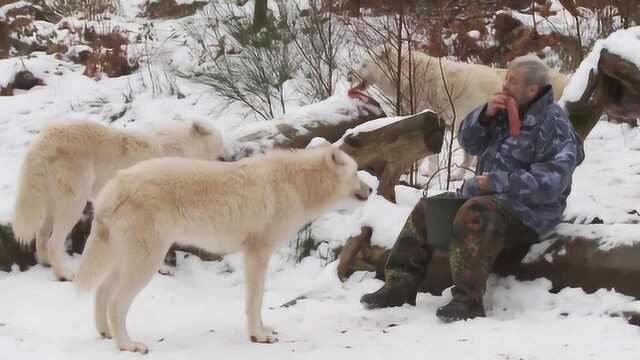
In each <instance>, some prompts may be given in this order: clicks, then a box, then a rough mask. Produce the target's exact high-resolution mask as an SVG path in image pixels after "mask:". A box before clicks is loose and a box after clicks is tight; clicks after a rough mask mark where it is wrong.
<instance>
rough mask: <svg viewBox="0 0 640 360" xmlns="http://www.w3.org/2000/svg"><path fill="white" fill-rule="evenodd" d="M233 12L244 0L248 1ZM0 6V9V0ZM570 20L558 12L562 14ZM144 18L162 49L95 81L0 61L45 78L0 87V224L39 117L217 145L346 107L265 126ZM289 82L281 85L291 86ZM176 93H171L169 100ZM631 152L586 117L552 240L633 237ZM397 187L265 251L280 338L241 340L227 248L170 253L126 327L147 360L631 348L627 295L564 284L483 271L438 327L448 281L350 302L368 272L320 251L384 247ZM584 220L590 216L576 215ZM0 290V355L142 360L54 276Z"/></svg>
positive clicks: (616, 37) (39, 271) (626, 52)
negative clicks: (300, 241)
mask: <svg viewBox="0 0 640 360" xmlns="http://www.w3.org/2000/svg"><path fill="white" fill-rule="evenodd" d="M187 1H188V0H187ZM143 3H144V1H142V0H127V1H123V2H122V3H121V5H122V8H123V11H124V12H125V14H124V15H129V16H131V17H133V16H135V15H137V13H138V12H140V6H141V5H142V4H143ZM246 6H248V7H250V6H252V5H251V2H249V3H248V4H247V5H246ZM0 11H6V6H5V7H2V8H0ZM529 18H530V17H529ZM569 18H570V17H568V18H567V17H566V16H565V20H566V19H569ZM114 19H115V18H114ZM565 20H563V21H565ZM113 21H114V23H116V22H117V20H113ZM137 21H138V20H136V21H134V22H132V23H127V24H121V25H123V26H124V27H125V28H131V29H134V28H136V27H137V26H139V24H138V23H137ZM154 24H155V28H154V30H153V31H154V35H155V36H157V39H156V41H158V42H159V43H162V44H164V45H163V46H164V47H163V48H162V49H153V50H154V51H155V52H154V51H151V52H150V53H149V54H150V57H153V58H154V59H158V63H149V64H147V63H144V64H143V66H142V67H141V69H140V70H139V71H138V72H136V73H134V74H132V75H129V76H124V77H120V78H116V79H109V78H103V79H101V80H99V81H96V80H94V79H90V78H87V77H85V76H83V75H82V72H83V71H84V67H83V66H81V65H74V64H71V63H69V62H64V61H60V60H56V59H55V58H54V57H52V56H49V55H45V54H42V53H36V54H34V56H32V57H23V58H20V59H15V58H14V59H7V60H0V85H2V86H6V84H8V83H9V82H10V81H11V80H12V79H13V77H14V76H15V73H16V72H18V71H20V70H23V69H28V70H29V71H31V72H33V73H34V75H36V76H37V77H39V78H41V79H43V80H44V82H45V84H46V86H38V87H35V88H33V89H31V90H29V91H17V92H16V95H15V96H11V97H0V163H1V164H2V165H3V167H2V172H1V174H0V198H2V199H3V201H2V202H0V223H7V222H9V221H10V219H11V212H12V208H13V203H14V201H15V191H16V178H17V173H18V169H19V166H20V163H21V161H22V158H23V157H24V154H25V152H26V149H27V147H28V145H29V143H30V142H31V141H32V140H33V138H34V136H35V135H36V134H37V133H38V131H39V130H40V129H41V128H42V127H43V126H44V125H45V124H47V123H49V122H52V121H60V120H78V121H84V120H89V121H100V122H103V123H107V124H109V125H110V126H115V127H129V126H136V127H138V126H146V125H147V124H149V123H152V122H153V121H154V120H157V119H169V120H170V119H175V120H180V119H186V118H194V117H196V118H201V119H206V121H208V122H210V123H211V124H212V125H214V126H217V127H218V128H220V129H221V131H222V132H223V133H224V134H226V137H227V139H226V140H235V139H237V138H238V137H241V136H243V135H246V134H248V133H251V132H253V131H256V130H260V129H262V130H264V131H268V130H269V129H274V128H275V127H276V126H277V125H278V124H282V123H288V124H298V125H299V124H302V123H305V124H306V123H309V122H312V121H314V120H315V119H318V118H322V119H323V120H327V119H328V120H330V121H334V122H340V121H344V119H346V118H349V117H351V116H353V115H354V111H357V106H358V105H359V103H357V101H359V100H357V99H350V98H347V97H346V96H345V95H344V91H338V92H336V95H334V96H333V97H331V98H329V99H327V100H325V101H323V102H320V103H316V104H313V105H309V106H304V107H295V106H290V107H288V109H290V110H289V111H288V112H287V113H286V114H285V115H284V116H282V117H280V118H279V119H278V120H275V121H271V122H266V121H255V120H254V119H252V118H248V117H247V116H245V114H244V113H243V112H242V111H240V110H239V109H238V108H236V107H233V106H230V107H225V106H224V104H223V103H222V101H221V100H220V99H219V98H216V97H215V96H213V95H212V94H211V92H210V91H209V90H208V89H207V88H206V86H203V85H198V84H195V83H192V82H189V81H188V80H184V79H179V78H175V77H172V76H170V75H168V74H167V72H166V70H165V68H163V67H162V66H161V65H162V63H164V64H170V63H171V62H175V63H176V64H178V65H180V64H182V63H186V62H187V60H189V58H188V54H187V53H186V47H185V46H181V44H182V41H183V40H184V39H183V38H182V37H179V36H176V37H174V38H172V36H173V34H174V33H175V29H176V28H179V26H180V22H179V21H175V20H166V21H165V20H163V21H157V22H155V23H154ZM60 33H62V32H60ZM60 33H59V34H60ZM639 33H640V31H639V30H638V28H633V29H629V30H627V31H621V32H618V33H616V34H613V35H612V36H611V37H610V38H608V39H607V40H603V41H601V42H598V43H597V44H596V49H599V48H607V49H609V50H610V51H614V52H616V53H618V54H620V55H622V56H624V57H625V58H626V59H629V60H630V61H633V62H635V63H636V64H639V63H640V53H639V52H637V51H636V52H634V51H633V50H634V49H637V46H631V45H630V44H637V42H638V36H639V35H638V34H639ZM469 35H470V36H475V35H474V34H471V33H470V34H469ZM132 47H134V46H133V45H132ZM598 47H599V48H598ZM138 50H140V49H138ZM160 50H162V51H160ZM140 51H141V50H140ZM595 53H598V52H597V51H596V52H595ZM151 55H152V56H151ZM596 64H597V58H595V57H593V56H592V55H590V56H589V57H587V58H586V59H585V61H584V62H583V64H582V65H581V67H580V69H578V71H577V72H576V73H575V74H574V75H573V77H572V81H571V84H570V86H569V87H568V88H567V90H566V91H565V97H564V98H563V100H564V101H571V99H576V97H579V96H580V94H581V93H582V91H583V89H584V84H586V76H587V75H588V71H589V70H590V69H592V68H594V66H595V65H596ZM294 85H295V84H288V85H287V88H288V89H294V88H295V86H294ZM177 90H179V91H180V93H182V94H183V95H184V97H178V96H176V91H177ZM401 119H402V118H385V119H379V120H375V121H371V122H369V123H367V124H364V125H362V126H359V127H357V128H354V129H352V130H350V133H357V132H361V131H372V130H375V129H377V128H379V127H380V126H384V125H387V124H390V123H392V122H395V121H399V120H401ZM297 128H298V130H300V131H302V130H301V128H300V127H297ZM324 144H326V140H323V139H319V138H317V139H314V140H313V144H311V145H310V146H321V145H324ZM639 150H640V129H639V128H634V129H631V128H629V127H628V126H626V125H616V124H612V123H607V122H600V123H598V124H597V125H596V127H595V128H594V129H593V130H592V133H591V134H590V135H589V137H588V138H587V141H586V142H585V151H586V160H585V162H584V163H583V164H582V165H580V166H579V167H578V168H577V170H576V172H575V174H574V182H573V192H572V195H571V196H570V197H569V200H568V207H567V210H566V212H565V216H564V219H563V223H562V224H561V225H560V226H559V227H558V228H557V229H556V231H557V233H558V234H559V235H571V236H579V237H583V238H584V239H583V241H596V242H597V243H598V246H599V247H600V249H603V250H608V249H612V248H617V247H623V246H630V245H635V244H637V243H638V241H640V225H638V223H639V222H640V215H638V212H640V192H638V189H640V177H639V176H638V174H640V156H639V154H638V151H639ZM359 176H360V177H361V178H362V179H363V181H365V182H366V183H367V184H369V185H370V186H371V187H372V188H374V189H377V187H378V179H376V178H375V177H373V176H371V175H370V174H368V173H366V172H364V171H361V172H359ZM395 191H396V199H397V205H396V204H392V203H390V202H388V201H387V200H385V199H384V198H383V197H382V196H380V195H379V194H377V192H374V193H373V194H372V195H371V197H370V200H369V201H368V202H367V204H366V205H365V206H364V207H361V208H356V209H350V210H340V211H335V212H331V213H329V214H326V215H324V216H322V217H321V218H319V219H318V220H316V221H315V222H313V223H312V225H311V227H310V230H309V231H310V234H311V236H312V238H313V239H315V240H316V242H317V243H318V242H321V243H322V244H321V245H320V246H319V247H318V249H317V250H316V251H315V253H314V254H313V255H312V256H310V257H307V258H305V259H303V260H302V261H301V262H300V263H296V262H295V260H294V259H295V258H296V256H295V251H296V249H295V248H294V246H293V245H290V246H287V247H284V248H283V249H280V250H279V251H278V252H277V253H276V254H275V256H274V257H273V259H272V260H271V263H270V267H269V273H268V276H267V283H266V291H265V306H264V308H263V314H264V318H265V323H266V324H268V325H273V326H275V327H276V328H277V329H278V330H279V332H280V342H279V343H276V344H271V345H261V344H260V345H259V344H252V343H250V342H249V340H248V339H247V336H246V332H245V331H246V329H245V318H244V298H245V290H244V279H243V271H244V270H243V264H242V258H241V256H239V255H237V254H236V255H229V256H225V258H224V259H223V260H222V261H218V262H201V261H200V260H198V259H197V258H196V257H194V256H190V257H187V258H185V257H184V254H183V253H179V259H178V267H177V268H176V270H175V277H166V276H161V275H156V276H155V277H154V279H153V280H152V282H151V283H150V284H149V286H148V287H147V288H145V290H144V291H143V292H142V293H141V295H140V296H139V298H138V299H137V300H136V301H135V302H134V304H133V307H132V309H131V312H130V317H129V321H128V323H129V330H130V333H131V335H132V337H133V338H134V339H139V340H142V341H145V342H147V343H148V344H149V345H150V347H151V351H152V352H151V354H150V355H147V357H148V358H150V359H180V358H186V359H192V358H193V359H198V358H210V357H211V356H212V355H213V356H216V355H219V354H222V356H223V357H224V358H225V359H244V358H249V357H261V358H264V359H288V358H296V359H298V358H303V359H305V358H309V359H320V358H332V359H333V358H335V359H351V358H353V357H355V356H362V357H369V358H372V359H391V358H429V359H504V360H506V359H527V360H530V359H545V360H546V359H563V360H564V359H588V358H592V359H605V358H611V359H636V358H637V357H638V354H639V353H640V341H638V335H639V334H638V328H637V327H634V326H631V325H629V324H628V323H627V322H626V321H625V319H624V318H622V317H621V314H622V313H623V312H626V311H640V302H638V301H635V300H634V299H633V298H631V297H628V296H624V295H622V294H619V293H617V292H615V291H610V290H600V291H598V292H596V293H593V294H586V293H584V292H583V291H582V290H580V289H575V288H567V289H564V290H562V291H560V292H559V293H557V294H553V293H551V292H550V289H551V283H550V282H549V281H548V280H546V279H538V280H535V281H527V282H522V281H516V280H515V279H513V278H497V277H492V278H491V279H490V282H489V284H488V291H487V293H486V295H485V299H484V300H485V305H486V307H487V310H488V314H487V315H488V317H487V318H485V319H477V320H472V321H468V322H459V323H454V324H443V323H441V322H440V321H439V320H438V319H437V318H436V316H435V311H436V309H437V308H438V307H439V306H442V305H444V304H446V303H447V302H448V301H449V300H450V299H451V294H450V291H449V290H447V291H445V292H444V294H443V295H442V296H436V295H433V294H424V293H421V294H419V296H418V304H417V306H416V307H411V306H408V305H407V306H404V307H400V308H392V309H383V310H374V311H370V310H365V309H364V308H363V307H362V306H361V305H360V304H359V298H360V296H361V295H362V294H364V293H367V292H371V291H374V290H376V289H377V288H379V287H380V286H381V285H382V282H381V281H379V280H376V279H373V274H371V273H355V274H353V275H352V276H351V277H350V278H349V279H348V280H347V281H346V282H345V283H340V282H339V280H338V279H337V276H336V273H335V268H336V265H337V264H336V263H335V262H334V263H330V264H328V265H327V264H326V263H327V261H330V260H331V253H332V250H333V249H335V248H337V247H339V246H342V245H344V242H345V240H346V239H348V238H349V237H351V236H356V235H357V234H358V233H359V232H360V228H361V226H363V225H370V226H373V227H374V234H373V238H372V243H373V244H374V245H379V246H383V247H387V248H388V247H391V246H392V245H393V242H394V241H395V239H396V237H397V235H398V233H399V231H400V229H401V227H402V225H403V224H404V222H405V220H406V218H407V216H408V215H409V213H410V212H411V209H412V208H413V206H414V204H415V203H416V202H417V201H418V200H419V199H420V197H421V196H422V195H423V194H422V191H421V190H417V189H413V188H411V187H406V186H397V187H396V189H395ZM436 193H438V190H436V189H430V191H429V194H430V195H434V194H436ZM596 217H597V218H598V219H600V220H602V222H603V223H602V224H593V225H592V224H590V223H592V222H594V220H595V218H596ZM553 243H554V240H553V239H550V240H547V241H545V242H542V243H540V244H538V245H536V246H534V247H533V248H532V249H531V251H530V253H529V254H528V256H527V258H526V259H525V261H526V262H531V261H537V260H538V259H539V257H540V256H542V255H543V254H544V253H545V251H546V250H547V249H548V247H549V246H551V245H552V244H553ZM78 260H79V258H78V257H77V256H76V257H75V258H74V259H72V261H73V263H74V264H77V262H78ZM548 260H549V261H553V258H549V259H548ZM325 265H326V266H325ZM0 293H2V305H3V306H0V359H5V358H6V359H38V360H41V359H44V360H48V359H112V358H116V357H117V358H127V359H128V358H139V357H140V355H138V354H129V353H121V352H119V351H118V350H117V349H116V347H115V345H114V344H113V341H110V340H100V339H98V337H97V334H96V332H95V330H94V326H93V315H92V311H93V310H92V309H93V299H92V297H91V296H83V295H81V294H79V293H78V292H77V291H76V290H75V289H74V288H73V286H72V284H69V283H61V282H57V281H54V276H53V274H52V272H51V269H48V268H43V267H40V266H36V267H34V268H33V269H31V270H29V271H26V272H19V271H17V270H14V271H12V272H11V273H3V272H0ZM299 297H304V298H302V299H300V300H298V301H297V303H296V304H295V305H293V306H290V307H288V308H281V307H280V305H282V304H284V303H287V302H289V301H291V300H293V299H296V298H299Z"/></svg>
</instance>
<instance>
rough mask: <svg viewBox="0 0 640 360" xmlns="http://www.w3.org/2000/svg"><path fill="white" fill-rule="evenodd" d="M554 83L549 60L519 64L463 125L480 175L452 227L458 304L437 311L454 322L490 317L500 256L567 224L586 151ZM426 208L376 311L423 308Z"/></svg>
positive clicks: (466, 190)
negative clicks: (419, 300)
mask: <svg viewBox="0 0 640 360" xmlns="http://www.w3.org/2000/svg"><path fill="white" fill-rule="evenodd" d="M549 82H550V79H549V69H548V68H547V66H546V65H545V64H544V63H543V62H542V60H540V59H539V58H538V57H536V56H523V57H520V58H517V59H515V60H513V61H512V62H511V64H510V66H509V69H508V71H507V76H506V78H505V80H504V83H503V89H502V92H500V93H497V94H494V95H493V96H491V97H490V98H489V100H488V103H487V104H485V105H483V106H481V107H479V108H477V109H475V110H474V111H472V112H471V113H470V114H469V115H467V117H466V118H465V119H464V120H463V121H462V123H461V125H460V133H459V137H458V140H459V142H460V145H461V146H462V148H463V149H464V150H465V151H467V152H468V153H470V154H472V155H477V156H478V165H477V168H476V176H475V177H473V178H470V179H467V180H466V181H465V182H464V184H463V186H462V188H461V189H460V190H459V193H460V195H462V196H463V197H465V198H469V199H468V200H467V201H466V202H465V203H464V205H462V207H461V208H460V209H459V210H458V212H457V214H456V217H455V219H454V223H453V230H452V240H451V245H450V252H449V254H450V255H449V261H450V266H451V275H452V279H453V284H454V286H453V289H452V294H453V299H452V300H451V302H450V303H449V304H447V305H445V306H443V307H441V308H439V309H438V311H437V316H438V317H439V318H440V319H442V320H443V321H445V322H451V321H456V320H463V319H470V318H475V317H484V316H485V309H484V305H483V302H482V296H483V294H484V291H485V287H486V282H487V278H488V277H489V273H490V271H491V269H492V267H493V264H494V262H495V260H496V258H497V257H498V255H499V254H500V252H501V251H502V250H503V249H505V248H506V247H510V246H515V245H518V244H522V243H523V242H524V243H528V244H530V243H535V242H537V241H539V238H540V235H542V234H544V233H546V232H548V231H549V230H551V229H552V228H553V227H554V226H555V225H557V224H558V223H559V222H560V218H561V216H562V212H563V211H564V209H565V207H566V203H567V196H569V193H570V192H571V176H572V174H573V170H574V169H575V167H576V166H577V165H579V164H580V163H581V162H582V160H583V159H584V151H583V147H582V141H581V139H580V137H579V136H578V135H577V134H576V132H575V130H574V129H573V127H572V126H571V123H570V122H569V119H568V118H567V114H566V113H565V112H564V111H563V110H562V109H561V108H560V107H559V106H558V105H557V104H555V103H554V102H553V91H552V89H551V86H550V85H549ZM514 100H515V103H514ZM509 102H511V104H509ZM510 106H511V109H508V108H509V107H510ZM516 106H517V108H516ZM507 110H509V111H507ZM424 211H425V210H424V202H423V201H422V200H421V201H420V202H418V204H417V206H416V207H415V208H414V210H413V212H412V213H411V215H410V216H409V219H408V220H407V222H406V223H405V225H404V227H403V229H402V231H401V232H400V235H399V236H398V239H397V240H396V243H395V245H394V247H393V249H392V251H391V255H390V256H389V259H388V261H387V264H386V267H385V278H386V279H385V280H386V283H385V285H384V286H383V287H382V288H380V289H379V290H378V291H376V292H374V293H371V294H366V295H364V296H362V298H361V300H360V301H361V302H362V304H363V305H365V306H366V307H367V308H381V307H389V306H400V305H403V304H405V303H408V304H411V305H415V301H416V293H417V288H418V286H419V284H420V283H421V282H422V280H423V279H424V277H425V275H426V270H427V267H428V265H429V262H430V261H431V256H432V253H433V249H432V247H431V246H430V245H429V242H428V241H427V238H426V236H427V232H426V229H425V220H424V217H425V213H424ZM427 216H428V215H427Z"/></svg>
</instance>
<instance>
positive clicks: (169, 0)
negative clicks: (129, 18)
mask: <svg viewBox="0 0 640 360" xmlns="http://www.w3.org/2000/svg"><path fill="white" fill-rule="evenodd" d="M207 4H208V1H202V0H194V1H193V2H192V3H190V4H184V3H181V4H178V3H177V2H176V0H152V1H147V2H146V3H145V5H144V7H145V11H144V12H145V14H146V15H147V16H148V17H150V18H152V19H157V18H181V17H185V16H189V15H193V14H195V13H196V11H198V10H200V9H202V8H203V7H204V6H205V5H207Z"/></svg>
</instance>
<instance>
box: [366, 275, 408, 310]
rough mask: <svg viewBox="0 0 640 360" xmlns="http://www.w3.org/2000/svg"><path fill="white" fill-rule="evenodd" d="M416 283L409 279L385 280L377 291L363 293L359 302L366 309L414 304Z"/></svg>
mask: <svg viewBox="0 0 640 360" xmlns="http://www.w3.org/2000/svg"><path fill="white" fill-rule="evenodd" d="M417 294H418V292H417V290H416V285H415V284H414V283H413V282H411V281H409V280H400V279H394V280H392V281H387V282H386V283H385V284H384V286H383V287H381V288H380V289H378V291H376V292H373V293H370V294H364V295H362V297H361V298H360V303H361V304H362V305H364V307H366V308H367V309H376V308H386V307H391V306H402V305H404V304H409V305H413V306H416V295H417Z"/></svg>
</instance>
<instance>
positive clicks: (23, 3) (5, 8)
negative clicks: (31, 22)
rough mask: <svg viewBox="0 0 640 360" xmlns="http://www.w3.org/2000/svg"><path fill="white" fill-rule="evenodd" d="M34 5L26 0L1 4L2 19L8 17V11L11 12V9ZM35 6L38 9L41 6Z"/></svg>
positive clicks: (0, 17)
mask: <svg viewBox="0 0 640 360" xmlns="http://www.w3.org/2000/svg"><path fill="white" fill-rule="evenodd" d="M32 6H34V5H33V4H31V3H28V2H26V1H16V2H14V3H11V4H6V5H3V6H0V19H5V18H6V17H7V13H9V11H11V10H16V9H22V8H24V7H32ZM34 7H35V8H37V9H39V8H40V7H39V6H34Z"/></svg>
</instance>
